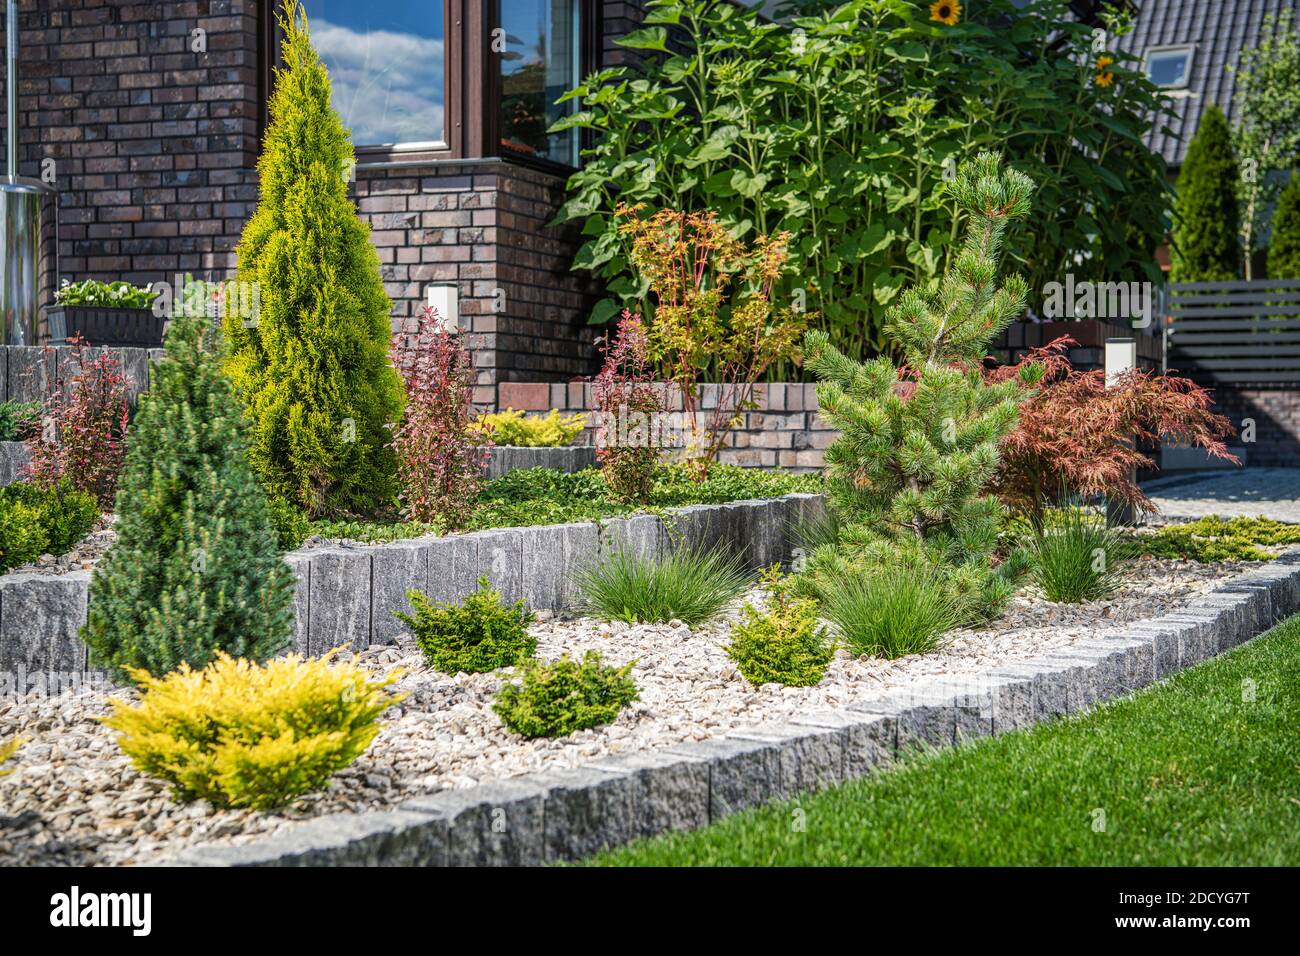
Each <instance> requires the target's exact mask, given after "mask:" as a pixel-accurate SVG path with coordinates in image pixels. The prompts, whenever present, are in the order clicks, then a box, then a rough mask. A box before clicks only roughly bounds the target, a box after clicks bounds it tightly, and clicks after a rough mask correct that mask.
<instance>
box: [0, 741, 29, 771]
mask: <svg viewBox="0 0 1300 956" xmlns="http://www.w3.org/2000/svg"><path fill="white" fill-rule="evenodd" d="M24 743H26V741H25V740H24V739H23V738H22V737H14V738H13V739H12V740H10V741H9V742H8V743H4V744H0V768H3V765H4V762H5V761H6V760H8V759H9V758H10V757H12V756H13V755H14V754H16V753H18V748H19V747H21V746H22V745H23V744H24ZM13 772H14V771H13V768H12V767H10V768H9V769H8V770H4V769H0V777H3V776H5V775H6V774H10V773H13Z"/></svg>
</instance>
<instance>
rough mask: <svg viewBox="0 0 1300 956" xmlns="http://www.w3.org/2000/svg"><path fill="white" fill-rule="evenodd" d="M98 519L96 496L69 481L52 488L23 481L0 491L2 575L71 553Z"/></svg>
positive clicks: (54, 485) (56, 484) (61, 480)
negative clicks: (49, 556) (44, 556)
mask: <svg viewBox="0 0 1300 956" xmlns="http://www.w3.org/2000/svg"><path fill="white" fill-rule="evenodd" d="M98 520H99V503H98V502H97V501H96V500H95V497H94V495H90V494H87V493H86V492H84V491H78V490H77V489H75V488H73V487H72V483H71V482H70V481H69V480H68V479H66V478H61V479H59V480H58V481H56V482H55V483H54V484H53V485H50V486H48V487H42V486H41V485H36V484H33V483H31V482H26V481H21V482H15V483H14V484H12V485H8V486H6V487H4V488H0V572H3V571H7V570H9V569H10V568H16V567H18V566H20V565H23V564H28V563H30V562H32V561H35V560H36V559H37V558H39V557H40V556H41V555H42V554H65V553H67V551H68V550H69V549H70V548H72V546H73V545H75V544H76V543H77V542H78V541H80V540H81V539H82V538H84V537H85V536H86V535H87V534H88V533H89V532H90V529H91V528H93V527H94V526H95V522H96V521H98Z"/></svg>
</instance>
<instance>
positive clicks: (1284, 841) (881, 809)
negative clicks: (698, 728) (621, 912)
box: [592, 618, 1300, 866]
mask: <svg viewBox="0 0 1300 956" xmlns="http://www.w3.org/2000/svg"><path fill="white" fill-rule="evenodd" d="M1297 668H1300V619H1298V618H1291V619H1290V620H1289V621H1287V622H1286V623H1284V624H1282V625H1280V626H1278V627H1276V628H1274V629H1273V630H1272V631H1270V632H1268V633H1267V634H1265V635H1263V636H1261V637H1259V638H1257V639H1255V640H1254V641H1251V642H1250V643H1249V644H1247V645H1246V646H1244V647H1241V648H1238V649H1237V650H1234V651H1232V652H1230V653H1228V654H1226V655H1223V656H1222V657H1220V658H1218V659H1216V660H1213V661H1207V662H1206V663H1203V664H1200V665H1198V666H1196V667H1194V668H1191V669H1189V670H1186V671H1183V672H1182V673H1180V674H1177V675H1175V676H1174V677H1172V678H1170V679H1169V680H1168V681H1164V682H1162V683H1160V684H1157V685H1155V686H1153V687H1150V688H1147V689H1146V690H1144V691H1142V692H1140V693H1138V694H1136V695H1134V696H1131V697H1127V698H1123V699H1121V700H1118V701H1115V702H1113V703H1111V704H1108V705H1105V706H1102V707H1099V708H1098V709H1096V710H1094V711H1092V712H1090V713H1087V714H1084V715H1080V716H1074V717H1070V718H1066V719H1059V720H1054V721H1051V722H1049V723H1046V724H1040V725H1039V726H1037V727H1035V728H1033V729H1031V730H1027V731H1016V732H1012V733H1006V734H1001V735H999V736H997V737H994V738H987V739H984V740H981V741H979V742H977V743H974V744H972V745H967V746H962V747H958V748H957V749H952V750H945V751H942V752H938V753H934V754H932V755H924V754H915V755H912V756H910V757H907V758H905V759H904V760H903V761H902V762H901V764H900V765H898V766H895V767H893V768H892V769H889V770H885V771H882V772H880V773H878V774H876V775H874V776H872V777H870V778H867V779H865V780H861V781H856V782H853V783H848V784H845V785H843V786H840V787H836V788H833V789H831V790H828V791H826V792H824V793H819V794H815V795H811V796H804V797H802V798H800V799H799V800H797V801H783V802H780V803H775V804H771V805H768V806H764V807H761V808H757V809H753V810H747V811H745V812H743V813H740V814H737V815H736V816H733V817H730V818H728V819H726V820H724V821H722V822H721V823H718V824H715V825H713V826H710V827H707V828H705V829H703V830H697V831H695V832H693V833H681V834H675V835H672V836H667V837H660V838H656V839H653V840H650V841H645V842H642V843H639V844H636V845H633V846H631V847H628V848H625V849H621V850H617V851H612V852H609V853H604V854H601V855H600V856H598V857H596V858H594V860H593V861H592V862H593V863H596V864H598V865H616V866H774V865H775V866H848V865H862V866H1251V865H1256V866H1258V865H1264V866H1278V865H1282V866H1294V865H1295V864H1296V863H1297V862H1298V861H1300V829H1297V828H1296V826H1295V814H1296V807H1295V799H1294V798H1295V759H1294V749H1293V743H1294V741H1295V740H1296V738H1297V735H1300V701H1298V700H1297V693H1300V692H1298V691H1297V688H1296V683H1295V680H1294V677H1293V675H1294V674H1295V673H1296V670H1297ZM796 808H798V809H799V810H801V811H802V812H801V814H800V819H801V820H803V821H805V824H806V826H804V827H794V826H791V819H792V814H793V813H794V812H795V810H796Z"/></svg>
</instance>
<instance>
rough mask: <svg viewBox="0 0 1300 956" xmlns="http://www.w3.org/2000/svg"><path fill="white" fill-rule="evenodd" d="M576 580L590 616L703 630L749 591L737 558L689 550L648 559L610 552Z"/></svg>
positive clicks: (746, 578)
mask: <svg viewBox="0 0 1300 956" xmlns="http://www.w3.org/2000/svg"><path fill="white" fill-rule="evenodd" d="M576 580H577V584H578V590H579V591H580V592H581V593H582V598H583V601H584V603H585V604H586V606H587V607H588V608H589V609H590V610H591V611H592V612H593V613H594V614H597V615H598V616H600V617H602V618H604V619H605V620H607V621H626V622H627V623H628V624H646V623H667V622H669V621H682V622H683V623H685V624H690V625H695V624H702V623H703V622H705V621H707V620H709V619H711V618H713V617H716V616H717V615H718V613H719V612H720V611H721V610H722V609H723V608H724V607H726V606H727V605H728V604H730V603H731V602H732V601H734V600H736V599H737V598H738V597H740V596H741V595H742V594H744V593H745V591H746V590H747V589H748V587H749V575H747V574H746V573H745V571H744V568H743V566H742V564H741V562H740V560H739V559H738V558H736V557H735V556H732V555H728V554H727V553H725V552H723V551H702V550H699V549H696V548H690V547H678V548H674V549H672V550H671V551H669V552H668V553H667V554H663V555H651V556H642V555H638V554H634V553H632V552H630V551H625V550H618V551H614V552H612V553H611V554H609V555H606V556H604V557H601V558H599V559H597V560H593V561H591V562H589V563H588V564H586V565H583V566H582V567H580V568H579V569H578V570H577V572H576Z"/></svg>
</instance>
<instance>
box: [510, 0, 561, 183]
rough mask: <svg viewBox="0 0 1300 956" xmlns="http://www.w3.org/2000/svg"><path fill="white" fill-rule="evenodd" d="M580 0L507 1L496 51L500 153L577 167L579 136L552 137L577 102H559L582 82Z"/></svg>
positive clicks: (557, 135) (559, 135) (556, 134)
mask: <svg viewBox="0 0 1300 956" xmlns="http://www.w3.org/2000/svg"><path fill="white" fill-rule="evenodd" d="M581 6H582V3H581V0H503V2H500V3H499V4H498V5H497V19H496V22H497V24H498V31H497V32H496V33H495V36H494V45H493V50H494V52H495V53H496V54H497V61H498V62H499V63H500V64H501V114H500V116H501V148H502V149H503V150H505V151H507V152H512V153H515V154H519V155H524V156H531V157H534V158H538V159H548V160H551V161H552V162H557V163H564V164H566V165H569V166H576V165H578V131H577V130H576V129H574V130H566V131H565V132H562V133H548V132H547V131H546V130H547V129H548V128H549V127H550V125H551V124H552V123H554V122H555V121H556V120H558V119H560V118H561V117H563V116H566V115H568V114H570V113H572V112H573V111H574V110H575V109H576V108H577V103H576V101H569V102H567V103H562V104H558V105H557V104H556V100H558V99H559V98H560V96H562V95H563V94H564V93H566V92H568V91H569V90H570V89H572V88H573V87H574V86H575V85H577V83H578V79H579V71H580V69H581V51H582V43H581V38H582V24H581V17H580V16H579V9H580V7H581Z"/></svg>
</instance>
